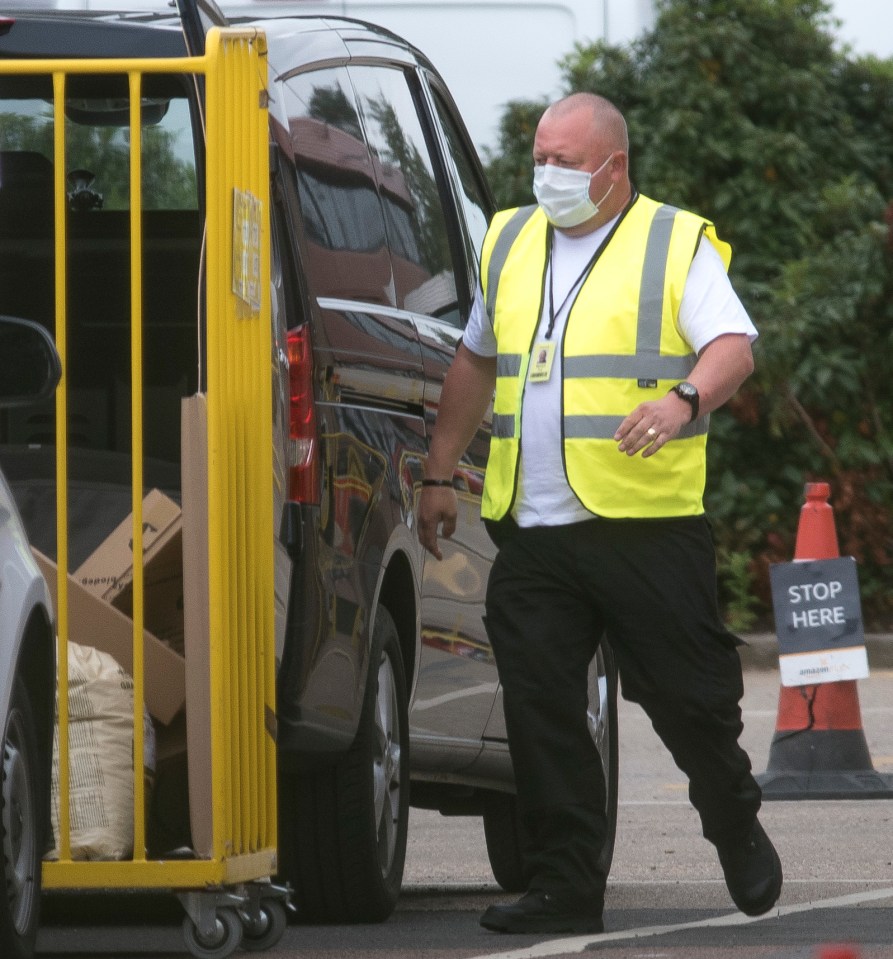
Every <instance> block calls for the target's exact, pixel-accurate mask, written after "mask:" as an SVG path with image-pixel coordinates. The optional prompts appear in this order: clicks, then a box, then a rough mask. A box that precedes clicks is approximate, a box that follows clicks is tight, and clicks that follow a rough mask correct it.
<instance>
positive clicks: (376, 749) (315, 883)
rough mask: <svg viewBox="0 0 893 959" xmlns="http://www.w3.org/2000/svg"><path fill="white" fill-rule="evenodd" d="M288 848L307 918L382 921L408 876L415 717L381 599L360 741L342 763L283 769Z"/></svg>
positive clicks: (283, 838) (286, 869)
mask: <svg viewBox="0 0 893 959" xmlns="http://www.w3.org/2000/svg"><path fill="white" fill-rule="evenodd" d="M279 810H280V826H279V835H280V854H281V860H282V872H283V876H284V878H285V879H287V881H288V882H289V883H290V884H291V886H292V889H293V890H294V901H295V905H296V908H297V915H298V919H299V920H300V921H302V922H381V921H382V920H384V919H386V918H387V917H388V916H389V915H390V914H391V913H392V912H393V910H394V907H395V906H396V904H397V898H398V897H399V895H400V885H401V882H402V880H403V864H404V859H405V856H406V832H407V827H408V822H409V723H408V718H407V697H406V678H405V672H404V668H403V657H402V653H401V650H400V641H399V637H398V635H397V628H396V626H395V625H394V621H393V619H392V618H391V616H390V614H389V613H388V611H387V610H386V609H384V608H383V607H381V606H380V607H379V608H378V611H377V612H376V615H375V623H374V626H373V631H372V649H371V653H370V659H369V676H368V681H367V684H366V691H365V697H364V701H363V709H362V713H361V717H360V726H359V729H358V731H357V736H356V739H355V740H354V743H353V745H352V746H351V748H350V749H349V750H348V751H347V753H346V754H345V755H344V757H343V758H341V759H340V760H339V761H338V763H337V764H336V765H334V766H331V767H327V768H324V769H321V770H316V771H305V770H302V771H300V772H299V773H295V774H289V773H283V774H282V775H281V776H280V801H279Z"/></svg>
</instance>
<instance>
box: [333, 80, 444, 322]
mask: <svg viewBox="0 0 893 959" xmlns="http://www.w3.org/2000/svg"><path fill="white" fill-rule="evenodd" d="M349 71H350V77H351V80H352V81H353V83H354V87H355V88H356V91H357V100H358V102H359V105H360V114H361V116H362V120H363V126H364V127H365V130H366V136H367V138H368V140H369V148H370V150H371V151H372V156H373V160H374V163H375V169H376V173H377V175H378V182H379V186H380V189H381V197H382V202H383V205H384V211H385V220H386V223H387V229H388V238H389V240H390V244H391V254H392V263H393V268H394V282H395V285H396V293H397V305H398V306H402V307H403V308H405V309H407V310H413V311H415V312H417V313H424V314H428V315H430V316H436V317H438V318H440V319H444V320H446V321H447V322H450V323H453V324H455V325H459V323H460V316H459V308H458V303H457V300H456V277H455V269H454V266H453V262H452V257H451V255H450V244H449V237H448V233H447V225H446V220H445V217H444V212H443V211H444V206H445V204H444V202H443V198H442V197H441V194H440V191H439V188H438V183H437V178H436V175H435V172H434V166H433V163H432V161H431V156H430V154H429V151H428V143H427V141H426V139H425V135H424V132H423V129H422V125H421V123H420V122H419V116H418V113H417V111H416V105H415V101H414V99H413V96H412V93H411V91H410V89H409V87H408V85H407V82H406V77H405V75H404V74H403V72H402V71H401V70H399V69H396V68H394V69H390V68H385V67H372V66H351V67H349Z"/></svg>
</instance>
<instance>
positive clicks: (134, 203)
mask: <svg viewBox="0 0 893 959" xmlns="http://www.w3.org/2000/svg"><path fill="white" fill-rule="evenodd" d="M128 83H129V89H130V370H131V373H130V386H131V397H130V415H131V464H132V471H133V476H132V496H133V858H134V859H136V860H140V859H142V860H144V859H145V858H146V802H145V778H144V773H143V762H144V755H145V753H144V750H145V741H144V732H145V731H144V729H143V703H144V701H145V686H144V679H143V674H144V664H143V627H144V625H145V605H144V604H145V592H144V582H145V576H144V571H143V559H144V557H143V189H142V175H143V166H142V152H143V151H142V144H143V130H142V74H140V73H139V72H138V71H136V70H132V71H131V72H130V74H129V77H128Z"/></svg>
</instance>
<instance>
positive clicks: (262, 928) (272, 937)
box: [241, 899, 288, 952]
mask: <svg viewBox="0 0 893 959" xmlns="http://www.w3.org/2000/svg"><path fill="white" fill-rule="evenodd" d="M241 916H242V948H243V949H246V950H248V952H263V950H264V949H269V948H270V946H275V945H276V943H277V942H279V940H280V939H281V938H282V936H283V934H284V933H285V929H286V927H287V926H288V916H287V915H286V912H285V905H284V903H282V902H281V901H280V900H278V899H266V900H261V903H260V918H259V919H252V918H251V917H250V916H248V914H247V913H242V914H241Z"/></svg>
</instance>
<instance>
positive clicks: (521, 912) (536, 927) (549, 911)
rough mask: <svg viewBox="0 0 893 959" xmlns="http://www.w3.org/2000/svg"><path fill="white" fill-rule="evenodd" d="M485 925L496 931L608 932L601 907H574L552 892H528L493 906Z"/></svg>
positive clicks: (483, 924)
mask: <svg viewBox="0 0 893 959" xmlns="http://www.w3.org/2000/svg"><path fill="white" fill-rule="evenodd" d="M481 925H482V926H483V927H484V928H485V929H492V930H493V932H604V931H605V926H604V923H603V922H602V914H601V908H597V907H594V906H593V907H586V906H580V905H579V904H574V905H573V906H571V905H570V904H568V903H567V901H565V900H561V899H559V898H557V897H556V896H553V895H551V894H550V893H548V892H539V891H534V892H528V893H527V894H526V895H525V896H522V897H521V898H520V899H519V900H518V901H517V902H512V903H507V904H505V905H500V906H490V908H489V909H488V910H487V911H486V912H485V913H484V914H483V916H481Z"/></svg>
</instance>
